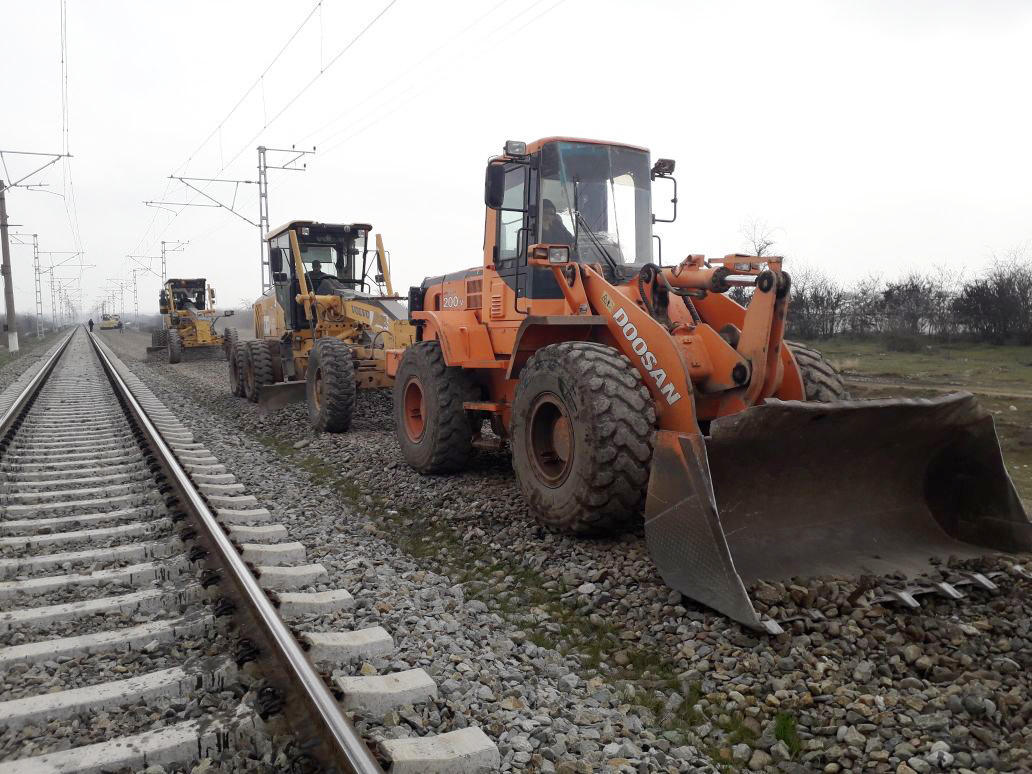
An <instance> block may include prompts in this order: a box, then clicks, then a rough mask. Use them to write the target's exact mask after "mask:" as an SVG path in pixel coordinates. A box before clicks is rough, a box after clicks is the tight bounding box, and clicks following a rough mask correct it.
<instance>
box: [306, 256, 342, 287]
mask: <svg viewBox="0 0 1032 774" xmlns="http://www.w3.org/2000/svg"><path fill="white" fill-rule="evenodd" d="M308 279H309V281H310V282H311V284H312V287H311V290H312V292H313V293H318V292H319V285H320V284H321V283H322V281H323V280H325V279H337V277H336V275H334V274H327V273H326V272H324V271H323V270H322V261H312V270H311V271H310V272H308Z"/></svg>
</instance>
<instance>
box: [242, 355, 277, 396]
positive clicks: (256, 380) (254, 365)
mask: <svg viewBox="0 0 1032 774" xmlns="http://www.w3.org/2000/svg"><path fill="white" fill-rule="evenodd" d="M243 365H244V367H243V375H244V396H245V397H246V398H247V399H248V400H249V401H251V403H257V402H258V391H259V390H260V389H261V388H262V387H264V386H265V385H267V384H272V383H273V377H272V358H271V357H269V349H268V347H266V346H265V341H263V340H262V339H258V340H257V341H248V342H246V345H245V347H244V364H243Z"/></svg>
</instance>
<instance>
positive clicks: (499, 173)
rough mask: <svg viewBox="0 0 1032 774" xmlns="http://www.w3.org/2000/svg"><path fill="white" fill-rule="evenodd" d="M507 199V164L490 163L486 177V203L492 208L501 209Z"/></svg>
mask: <svg viewBox="0 0 1032 774" xmlns="http://www.w3.org/2000/svg"><path fill="white" fill-rule="evenodd" d="M504 201H505V165H504V164H488V165H487V175H486V177H485V179H484V204H486V205H487V206H488V207H490V208H491V209H492V210H497V209H501V206H502V203H503V202H504Z"/></svg>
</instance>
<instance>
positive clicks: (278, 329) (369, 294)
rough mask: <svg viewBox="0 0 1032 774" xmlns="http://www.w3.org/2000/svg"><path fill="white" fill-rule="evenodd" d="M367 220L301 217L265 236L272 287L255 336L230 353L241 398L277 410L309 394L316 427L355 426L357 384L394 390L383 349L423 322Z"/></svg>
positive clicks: (405, 340)
mask: <svg viewBox="0 0 1032 774" xmlns="http://www.w3.org/2000/svg"><path fill="white" fill-rule="evenodd" d="M371 231H372V226H371V225H369V224H367V223H350V224H342V223H317V222H315V221H310V220H295V221H291V222H290V223H287V224H286V225H284V226H281V227H280V228H277V229H274V230H272V231H270V232H269V233H268V235H267V236H266V241H267V242H268V245H269V264H270V267H271V269H272V280H273V284H272V287H271V288H270V289H269V290H267V291H266V292H265V293H264V294H263V295H262V296H261V297H260V298H259V299H258V300H257V301H255V303H254V307H253V309H254V334H255V339H254V340H253V341H240V342H237V343H236V344H234V345H233V349H232V351H230V352H229V380H230V388H231V390H232V391H233V393H234V394H235V395H238V396H241V397H246V398H247V399H248V400H250V401H252V402H254V403H257V404H258V405H259V407H260V408H261V409H262V410H263V411H272V410H275V409H277V408H280V407H282V406H285V405H286V404H288V403H291V402H294V401H298V400H302V399H304V400H306V401H307V403H308V416H309V419H310V420H311V423H312V426H313V427H315V428H316V429H318V430H320V431H324V432H331V433H339V432H344V431H346V430H348V429H349V428H350V426H351V418H352V415H353V413H354V408H355V395H356V391H357V390H358V389H363V388H373V389H375V388H383V387H390V386H391V385H392V384H393V379H391V378H390V377H388V376H387V373H386V365H385V353H386V351H387V350H395V351H396V350H399V349H404V348H406V347H408V346H409V345H410V344H411V343H412V342H413V341H414V340H415V329H414V328H413V327H412V325H410V324H409V322H408V310H407V308H406V307H405V305H404V303H403V302H402V299H401V298H400V297H399V296H396V295H394V291H393V287H392V285H391V276H390V268H389V265H388V261H387V256H386V253H385V252H384V249H383V241H382V239H381V238H380V236H379V235H377V236H376V249H375V250H374V251H372V253H373V254H372V255H370V252H371V251H370V248H369V244H368V238H369V234H370V232H371Z"/></svg>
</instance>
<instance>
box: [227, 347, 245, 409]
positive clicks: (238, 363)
mask: <svg viewBox="0 0 1032 774" xmlns="http://www.w3.org/2000/svg"><path fill="white" fill-rule="evenodd" d="M246 348H247V342H246V341H238V342H236V344H235V346H234V347H233V350H232V351H231V352H230V353H229V391H230V392H231V393H233V394H234V395H236V396H237V397H238V398H243V397H244V358H245V355H244V349H246Z"/></svg>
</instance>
